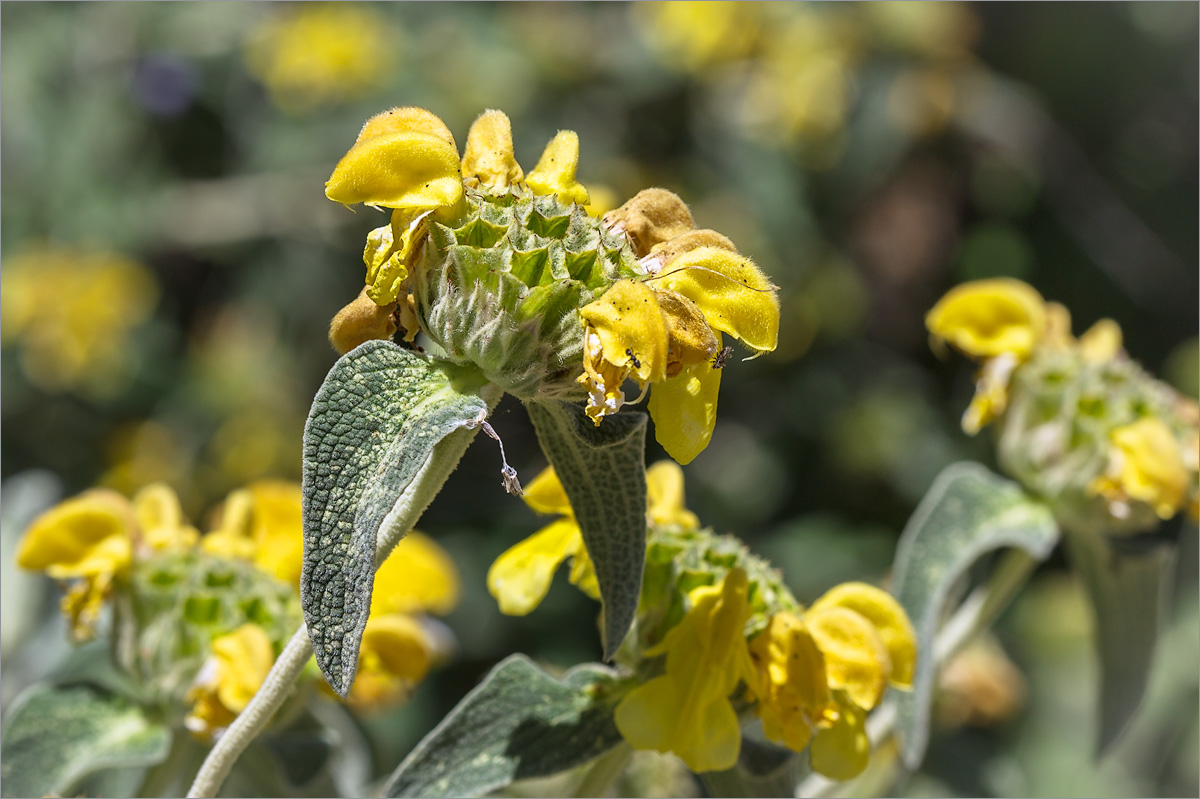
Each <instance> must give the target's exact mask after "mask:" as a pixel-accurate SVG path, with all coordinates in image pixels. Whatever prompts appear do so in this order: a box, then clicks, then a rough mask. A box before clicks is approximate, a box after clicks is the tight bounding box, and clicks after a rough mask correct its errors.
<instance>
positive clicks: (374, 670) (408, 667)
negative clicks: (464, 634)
mask: <svg viewBox="0 0 1200 799" xmlns="http://www.w3.org/2000/svg"><path fill="white" fill-rule="evenodd" d="M435 655H436V646H435V641H434V640H433V638H432V637H431V636H430V634H429V632H428V631H427V630H426V629H425V628H424V627H423V626H422V625H421V622H420V621H418V620H417V619H415V618H413V617H411V616H407V615H405V614H403V613H384V614H381V615H379V616H376V615H374V614H372V616H371V618H370V619H368V620H367V626H366V629H364V630H363V637H362V644H361V646H360V647H359V650H358V673H357V674H356V675H355V677H354V685H353V686H352V687H351V688H350V694H349V696H347V697H346V702H347V703H348V704H349V705H350V706H351V707H353V708H354V709H356V710H359V711H366V710H378V709H381V708H385V707H388V706H389V705H392V704H395V703H396V702H399V701H401V700H403V699H405V698H407V697H408V695H409V694H410V693H411V692H412V689H413V688H414V687H415V686H416V685H417V683H419V682H420V681H421V680H423V679H424V678H425V675H426V674H428V673H429V668H430V666H431V665H432V664H433V660H434V657H435Z"/></svg>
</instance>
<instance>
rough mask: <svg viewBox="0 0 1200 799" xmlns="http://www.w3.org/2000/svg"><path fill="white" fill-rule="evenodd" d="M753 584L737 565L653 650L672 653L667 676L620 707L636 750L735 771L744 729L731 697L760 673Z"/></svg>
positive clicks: (701, 594)
mask: <svg viewBox="0 0 1200 799" xmlns="http://www.w3.org/2000/svg"><path fill="white" fill-rule="evenodd" d="M747 586H748V581H747V577H746V573H745V572H744V571H743V570H742V569H741V568H734V569H732V570H730V572H729V573H728V574H727V575H726V576H725V579H724V580H722V581H721V583H720V584H719V585H714V586H707V587H703V588H697V589H696V590H694V591H692V593H691V594H690V595H689V599H690V600H691V606H692V607H691V609H690V610H689V611H688V612H687V614H686V615H685V616H684V617H683V619H682V620H681V621H680V622H679V624H677V625H676V626H674V627H672V628H671V629H670V631H668V632H667V634H666V636H665V637H664V638H663V640H662V641H661V642H660V643H659V644H658V645H657V646H655V647H653V648H652V649H649V650H647V651H646V654H647V655H650V656H654V655H658V654H663V653H665V654H666V656H667V659H666V667H665V673H664V674H663V675H662V676H660V677H655V678H654V679H652V680H650V681H649V682H647V683H645V684H644V685H641V686H639V687H637V688H635V689H634V690H633V691H631V692H630V693H629V694H628V695H626V696H625V698H624V699H622V700H621V703H620V704H619V705H617V710H616V715H615V720H616V724H617V729H618V730H620V732H621V735H622V736H623V737H624V738H625V740H626V741H628V742H629V743H630V744H631V745H632V746H633V747H634V748H635V749H653V750H655V751H658V752H664V753H665V752H674V753H675V754H676V755H677V756H679V758H680V759H682V760H683V762H684V763H686V764H687V765H688V768H690V769H691V770H692V771H696V772H701V771H716V770H721V769H727V768H731V767H732V766H733V765H734V763H736V762H737V756H738V751H739V750H740V748H741V740H742V738H741V727H740V725H739V724H738V717H737V713H736V712H735V711H734V709H733V705H732V703H731V702H730V701H729V695H730V694H731V693H733V691H734V689H735V688H737V686H738V683H739V682H743V681H744V682H745V683H746V685H747V686H749V687H750V688H751V689H752V690H753V689H754V688H755V686H756V674H755V671H754V666H753V663H752V662H751V660H750V653H749V650H748V648H747V646H746V638H745V634H744V632H743V625H744V624H745V623H746V619H747V618H748V617H749V615H750V608H749V606H748V605H747V600H746V595H747Z"/></svg>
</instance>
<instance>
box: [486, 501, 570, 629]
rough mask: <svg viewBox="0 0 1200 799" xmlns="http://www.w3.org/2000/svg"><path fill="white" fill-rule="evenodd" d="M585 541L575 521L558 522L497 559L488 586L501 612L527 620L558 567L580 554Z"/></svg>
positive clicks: (490, 570)
mask: <svg viewBox="0 0 1200 799" xmlns="http://www.w3.org/2000/svg"><path fill="white" fill-rule="evenodd" d="M582 540H583V536H582V534H581V533H580V532H579V525H578V524H577V523H576V522H575V520H574V519H559V520H558V521H556V522H553V523H551V524H550V525H548V526H546V527H544V528H542V529H541V530H539V531H538V532H536V533H534V534H533V535H532V536H530V537H529V538H526V539H525V540H524V541H522V542H521V543H519V544H517V545H516V546H513V547H510V548H509V549H508V550H506V551H505V552H504V553H503V554H501V555H500V557H498V558H496V562H495V563H493V564H492V567H491V568H490V569H488V575H487V585H488V591H489V592H490V593H491V595H492V596H493V597H494V598H495V600H496V602H497V603H499V605H500V612H501V613H504V614H505V615H508V616H524V615H526V614H527V613H529V612H530V611H532V610H533V609H534V608H536V607H537V606H538V605H539V604H540V603H541V601H542V599H544V598H545V596H546V592H547V591H549V590H550V581H551V580H552V579H553V578H554V572H555V571H556V570H557V569H558V566H559V564H560V563H562V562H563V561H564V560H566V558H567V556H568V555H570V554H572V553H574V552H576V551H578V549H579V547H580V542H581V541H582Z"/></svg>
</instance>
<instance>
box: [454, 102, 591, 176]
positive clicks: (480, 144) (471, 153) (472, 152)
mask: <svg viewBox="0 0 1200 799" xmlns="http://www.w3.org/2000/svg"><path fill="white" fill-rule="evenodd" d="M575 150H576V159H577V160H578V157H579V156H578V151H579V139H578V137H577V138H576V140H575ZM539 166H540V164H539ZM462 171H463V180H465V181H468V182H469V181H471V180H472V179H474V180H477V181H478V182H479V185H480V186H482V187H483V188H484V189H487V190H489V191H493V192H504V191H507V190H508V187H509V186H512V185H514V184H516V183H520V182H521V180H522V178H524V177H525V173H524V172H523V171H522V170H521V165H520V164H518V163H517V157H516V155H515V154H514V153H513V141H512V123H511V122H509V120H508V115H507V114H505V113H504V112H503V111H485V112H484V113H483V114H481V115H480V116H479V118H478V119H476V120H475V122H474V123H473V124H472V125H471V129H470V130H469V131H468V132H467V148H466V152H465V153H464V154H463V159H462Z"/></svg>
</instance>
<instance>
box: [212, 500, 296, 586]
mask: <svg viewBox="0 0 1200 799" xmlns="http://www.w3.org/2000/svg"><path fill="white" fill-rule="evenodd" d="M303 501H304V497H303V494H302V493H301V490H300V486H299V484H297V483H288V482H284V481H278V480H263V481H260V482H257V483H252V484H251V485H249V486H247V487H246V488H242V489H238V490H237V491H234V492H233V493H232V494H230V495H229V497H228V498H226V500H225V503H224V505H223V507H222V511H221V517H220V518H221V521H220V524H219V525H218V527H217V529H216V530H214V531H212V532H210V533H208V534H207V535H205V536H204V537H203V538H201V539H200V547H201V549H203V550H204V551H205V552H208V553H211V554H213V555H220V556H222V557H227V558H238V559H242V560H250V561H253V562H254V565H255V566H256V567H257V568H258V569H259V570H260V571H263V572H266V573H267V574H270V575H272V576H274V577H276V578H277V579H279V580H281V581H283V582H285V583H288V584H289V585H296V586H298V585H299V584H300V567H301V562H302V560H303V557H304V527H303V521H302V516H301V513H302V507H303Z"/></svg>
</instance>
